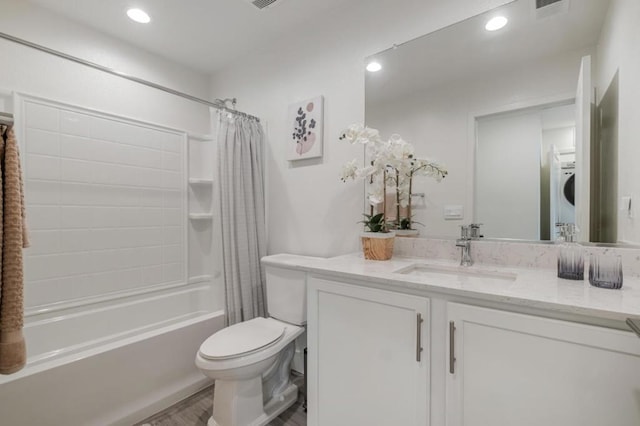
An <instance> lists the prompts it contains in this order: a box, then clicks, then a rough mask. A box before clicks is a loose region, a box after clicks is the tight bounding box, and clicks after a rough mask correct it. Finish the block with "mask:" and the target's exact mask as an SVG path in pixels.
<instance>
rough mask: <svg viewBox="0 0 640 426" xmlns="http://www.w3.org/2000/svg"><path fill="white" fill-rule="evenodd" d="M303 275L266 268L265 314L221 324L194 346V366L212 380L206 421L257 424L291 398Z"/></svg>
mask: <svg viewBox="0 0 640 426" xmlns="http://www.w3.org/2000/svg"><path fill="white" fill-rule="evenodd" d="M305 276H306V275H305V273H304V272H300V271H293V270H287V269H279V268H267V270H266V293H267V307H268V313H269V318H262V317H259V318H254V319H251V320H248V321H245V322H242V323H238V324H234V325H232V326H230V327H227V328H224V329H222V330H220V331H218V332H217V333H215V334H213V335H212V336H210V337H209V338H208V339H207V340H205V341H204V343H203V344H202V345H201V346H200V349H199V350H198V353H197V355H196V366H197V367H198V368H199V369H200V370H201V371H202V372H203V373H204V374H205V375H206V376H207V377H210V378H212V379H214V380H215V388H214V397H213V415H212V416H211V418H210V419H209V422H208V423H207V424H208V426H262V425H265V424H267V423H269V422H270V421H271V420H272V419H274V418H275V417H277V416H278V415H279V414H280V413H282V412H283V411H284V410H286V409H287V408H289V407H290V406H291V405H292V404H293V403H294V402H295V401H296V399H297V397H298V388H297V386H296V385H294V384H293V383H291V380H290V378H289V377H290V371H291V360H292V359H293V356H294V353H295V339H296V338H297V337H298V336H300V335H301V334H302V333H303V332H304V325H305V324H306V320H307V311H306V282H305Z"/></svg>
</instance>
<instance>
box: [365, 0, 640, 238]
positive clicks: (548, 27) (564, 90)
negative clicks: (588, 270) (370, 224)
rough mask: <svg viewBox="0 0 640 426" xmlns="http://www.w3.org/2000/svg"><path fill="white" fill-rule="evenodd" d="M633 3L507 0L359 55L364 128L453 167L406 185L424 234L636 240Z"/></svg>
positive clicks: (638, 190)
mask: <svg viewBox="0 0 640 426" xmlns="http://www.w3.org/2000/svg"><path fill="white" fill-rule="evenodd" d="M635 3H636V2H635V1H630V0H560V1H555V2H554V1H536V0H517V1H514V2H511V3H508V4H506V5H504V6H501V7H499V8H497V9H495V10H492V11H489V12H487V13H484V14H482V15H479V16H476V17H473V18H470V19H468V20H465V21H463V22H460V23H457V24H455V25H452V26H450V27H447V28H444V29H442V30H439V31H436V32H434V33H431V34H427V35H425V36H423V37H420V38H418V39H415V40H412V41H410V42H407V43H405V44H402V45H400V46H395V47H394V48H392V49H389V50H386V51H383V52H380V53H379V54H376V55H372V56H371V57H370V58H367V62H370V61H373V60H375V61H376V62H378V63H380V65H381V70H379V71H378V72H375V73H372V72H367V75H366V92H365V93H366V106H365V108H366V124H367V125H368V126H370V127H374V128H377V129H379V130H380V132H381V133H382V135H383V136H387V137H388V136H390V135H391V134H400V135H401V136H402V137H403V138H404V139H405V140H407V141H409V142H411V143H412V144H413V145H414V146H415V152H416V157H424V158H431V159H435V160H438V161H440V162H442V163H444V164H445V165H446V166H447V168H448V171H449V175H448V176H447V177H446V179H444V181H442V182H441V183H436V182H434V181H433V180H427V179H424V180H416V181H415V182H414V188H413V193H414V196H413V197H412V209H411V211H412V214H413V220H414V222H419V223H422V224H424V227H423V228H422V229H421V235H422V236H428V237H456V236H458V235H459V233H460V230H459V227H460V225H463V224H468V223H472V222H473V223H482V224H483V226H482V234H483V235H484V236H485V237H486V238H509V239H522V240H554V239H556V238H557V236H558V229H560V226H561V224H576V225H577V227H578V228H579V230H580V232H579V234H578V239H579V240H580V241H585V242H586V241H591V242H605V243H622V242H624V243H635V244H637V243H638V242H640V226H638V225H636V224H635V218H634V216H635V214H634V211H635V205H634V201H635V200H638V202H640V198H638V197H640V167H639V166H637V165H636V161H635V159H638V158H640V143H638V138H640V136H639V135H640V101H639V99H640V47H639V46H640V26H638V25H637V22H638V18H640V16H639V15H638V13H639V11H640V7H639V6H638V5H637V4H635ZM496 17H504V18H506V21H507V22H506V25H505V26H504V27H502V28H500V29H497V30H494V31H489V30H488V29H487V28H486V26H487V23H488V22H489V21H490V20H491V19H492V18H496ZM634 158H635V159H634ZM638 213H639V214H640V211H638ZM638 220H640V219H638Z"/></svg>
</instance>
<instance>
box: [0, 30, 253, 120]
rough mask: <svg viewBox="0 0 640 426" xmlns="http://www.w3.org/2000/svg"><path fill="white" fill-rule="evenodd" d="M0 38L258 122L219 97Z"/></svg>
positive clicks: (56, 51) (57, 51) (17, 39)
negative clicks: (194, 93) (192, 92)
mask: <svg viewBox="0 0 640 426" xmlns="http://www.w3.org/2000/svg"><path fill="white" fill-rule="evenodd" d="M0 38H3V39H5V40H9V41H12V42H14V43H18V44H21V45H23V46H27V47H30V48H32V49H35V50H39V51H41V52H44V53H48V54H50V55H53V56H57V57H59V58H62V59H66V60H69V61H71V62H75V63H77V64H80V65H85V66H87V67H90V68H93V69H96V70H99V71H103V72H106V73H108V74H111V75H115V76H117V77H121V78H124V79H126V80H129V81H133V82H134V83H139V84H142V85H145V86H148V87H152V88H154V89H158V90H161V91H163V92H166V93H170V94H172V95H175V96H180V97H182V98H185V99H188V100H190V101H193V102H198V103H201V104H204V105H207V106H210V107H213V108H216V109H219V110H223V111H227V112H230V113H232V114H237V115H240V116H242V117H247V118H250V119H253V120H256V121H258V122H259V121H260V119H259V118H258V117H256V116H254V115H251V114H246V113H244V112H240V111H236V110H235V109H231V108H227V107H226V106H225V105H226V102H225V101H224V100H221V99H216V100H214V101H213V102H210V101H207V100H205V99H201V98H198V97H196V96H192V95H189V94H188V93H184V92H180V91H178V90H175V89H171V88H169V87H166V86H162V85H160V84H157V83H154V82H152V81H149V80H145V79H142V78H139V77H136V76H133V75H130V74H127V73H124V72H122V71H118V70H115V69H113V68H109V67H106V66H104V65H100V64H97V63H95V62H91V61H87V60H85V59H82V58H78V57H77V56H72V55H68V54H66V53H64V52H60V51H59V50H54V49H50V48H48V47H46V46H42V45H40V44H36V43H32V42H30V41H28V40H24V39H21V38H18V37H14V36H12V35H10V34H7V33H3V32H0ZM234 104H235V102H234Z"/></svg>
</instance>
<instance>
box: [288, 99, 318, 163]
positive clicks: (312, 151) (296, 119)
mask: <svg viewBox="0 0 640 426" xmlns="http://www.w3.org/2000/svg"><path fill="white" fill-rule="evenodd" d="M323 104H324V99H323V97H322V96H316V97H315V98H311V99H307V100H304V101H300V102H294V103H292V104H291V105H289V111H288V113H287V130H288V132H287V139H288V140H287V160H289V161H295V160H304V159H307V158H318V157H322V136H323V135H322V129H323V128H324V122H323V116H322V115H323V106H324V105H323Z"/></svg>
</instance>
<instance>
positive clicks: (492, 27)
mask: <svg viewBox="0 0 640 426" xmlns="http://www.w3.org/2000/svg"><path fill="white" fill-rule="evenodd" d="M507 22H509V20H508V19H507V18H505V17H504V16H496V17H495V18H491V19H489V22H487V25H485V26H484V29H485V30H487V31H497V30H499V29H500V28H502V27H504V26H505V25H507Z"/></svg>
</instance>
